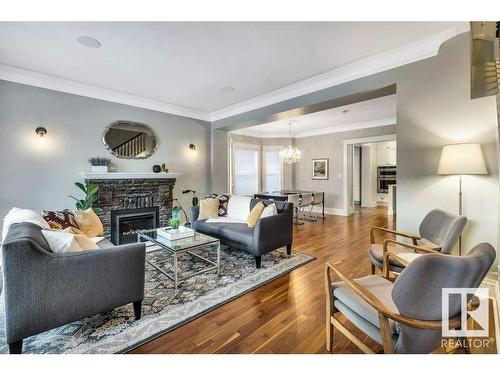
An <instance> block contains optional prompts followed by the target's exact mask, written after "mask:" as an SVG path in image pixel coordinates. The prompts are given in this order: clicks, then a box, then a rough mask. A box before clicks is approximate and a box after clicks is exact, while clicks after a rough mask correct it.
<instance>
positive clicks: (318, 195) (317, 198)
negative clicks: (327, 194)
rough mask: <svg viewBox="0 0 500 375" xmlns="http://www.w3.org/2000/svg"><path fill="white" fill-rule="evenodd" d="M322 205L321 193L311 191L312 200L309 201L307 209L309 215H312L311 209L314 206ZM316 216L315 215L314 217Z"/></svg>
mask: <svg viewBox="0 0 500 375" xmlns="http://www.w3.org/2000/svg"><path fill="white" fill-rule="evenodd" d="M321 205H323V194H321V193H313V201H312V203H311V209H310V211H309V214H310V216H311V217H314V215H313V213H312V212H313V210H314V207H315V206H321ZM316 218H317V217H316Z"/></svg>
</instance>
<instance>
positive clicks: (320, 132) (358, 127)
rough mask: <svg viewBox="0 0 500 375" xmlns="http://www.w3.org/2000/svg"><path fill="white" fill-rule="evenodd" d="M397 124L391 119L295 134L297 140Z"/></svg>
mask: <svg viewBox="0 0 500 375" xmlns="http://www.w3.org/2000/svg"><path fill="white" fill-rule="evenodd" d="M396 123H397V121H396V118H395V117H389V118H385V119H380V120H374V121H365V122H357V123H353V124H349V125H345V126H332V127H329V128H323V129H311V130H304V131H299V132H297V133H296V134H295V138H305V137H312V136H315V135H323V134H333V133H343V132H348V131H351V130H361V129H370V128H379V127H381V126H391V125H396Z"/></svg>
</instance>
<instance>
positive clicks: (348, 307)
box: [325, 243, 496, 354]
mask: <svg viewBox="0 0 500 375" xmlns="http://www.w3.org/2000/svg"><path fill="white" fill-rule="evenodd" d="M495 256H496V252H495V249H494V248H493V246H491V245H490V244H488V243H481V244H479V245H476V246H475V247H474V248H473V249H472V250H471V251H470V252H469V253H468V254H467V255H466V256H452V255H444V254H440V253H433V254H425V255H422V256H421V257H419V258H417V259H415V260H414V261H413V262H411V263H408V264H407V267H406V268H405V269H404V270H403V271H402V272H401V275H400V276H399V277H398V278H397V279H396V281H395V282H392V281H391V280H390V279H389V278H388V277H387V275H385V274H384V275H369V276H365V277H361V278H357V279H353V278H350V277H348V276H346V275H345V274H344V273H342V272H341V271H339V269H338V268H337V267H336V266H334V265H332V264H330V263H327V264H326V267H325V288H326V348H327V350H328V351H332V347H333V339H334V328H335V329H337V330H338V331H339V332H341V333H343V334H344V335H345V336H346V337H347V338H348V339H349V340H350V341H351V342H352V343H354V344H355V345H356V346H357V347H358V348H360V349H361V350H362V351H363V352H364V353H375V351H374V350H372V347H373V346H371V347H370V346H368V344H367V342H366V340H362V339H361V338H359V337H358V336H357V335H356V334H355V333H353V331H351V330H350V329H349V328H348V327H347V326H346V325H345V324H343V323H342V322H341V321H343V319H342V317H345V318H347V320H349V321H350V322H351V323H352V324H353V325H354V326H356V327H357V328H358V329H359V330H361V332H363V333H364V334H366V335H367V336H368V337H370V338H371V339H372V340H374V341H375V342H376V343H378V344H379V345H382V348H383V352H384V353H385V354H389V353H430V352H433V351H435V350H436V349H438V348H439V347H440V345H441V342H442V341H441V340H442V331H441V330H442V324H443V322H442V321H441V319H442V290H443V288H477V287H479V285H480V284H481V282H482V281H483V279H484V277H485V276H486V274H487V272H488V271H489V269H490V267H491V266H492V264H493V262H494V260H495ZM385 257H386V258H387V259H389V258H391V257H396V258H397V257H398V255H395V254H392V253H391V252H387V253H386V254H385ZM400 261H401V262H405V261H404V260H402V259H400ZM332 273H333V274H334V277H335V276H336V277H338V278H339V279H340V280H339V281H336V282H333V278H332ZM471 299H472V296H470V298H469V299H468V302H469V303H470V302H471ZM460 313H461V296H460V295H458V294H456V295H450V300H449V316H448V318H449V321H448V328H449V329H455V328H459V327H460V324H461V323H460V321H461V319H460Z"/></svg>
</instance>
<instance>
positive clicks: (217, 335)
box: [132, 208, 395, 354]
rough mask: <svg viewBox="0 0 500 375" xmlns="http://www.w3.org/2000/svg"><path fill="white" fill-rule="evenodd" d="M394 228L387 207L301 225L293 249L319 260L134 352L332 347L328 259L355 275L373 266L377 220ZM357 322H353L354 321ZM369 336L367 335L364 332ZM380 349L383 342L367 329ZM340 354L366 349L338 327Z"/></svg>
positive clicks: (336, 350) (302, 350)
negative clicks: (327, 301)
mask: <svg viewBox="0 0 500 375" xmlns="http://www.w3.org/2000/svg"><path fill="white" fill-rule="evenodd" d="M374 225H377V226H383V227H389V228H393V227H394V225H395V220H394V219H393V217H388V216H387V215H386V208H370V209H363V210H361V211H360V212H356V213H355V214H353V215H351V216H350V217H348V218H346V217H342V216H328V217H327V219H326V220H324V221H318V222H315V223H307V222H306V223H305V224H304V225H302V226H295V227H294V243H293V250H294V251H300V252H303V253H306V254H310V255H313V256H314V257H316V258H317V259H316V260H315V261H313V262H311V263H308V264H307V265H305V266H303V267H300V268H298V269H297V270H294V271H292V272H291V273H289V274H287V275H284V276H282V277H280V278H278V279H276V280H274V281H272V282H270V283H269V284H266V285H264V286H262V287H261V288H259V289H257V290H255V291H252V292H250V293H248V294H246V295H244V296H242V297H240V298H238V299H236V300H234V301H232V302H229V303H227V304H226V305H224V306H222V307H220V308H218V309H216V310H214V311H212V312H210V313H208V314H205V315H203V316H201V317H200V318H198V319H196V320H194V321H192V322H190V323H188V324H186V325H184V326H182V327H180V328H178V329H176V330H174V331H172V332H170V333H168V334H165V335H163V336H161V337H159V338H157V339H155V340H153V341H151V342H149V343H147V344H145V345H143V346H141V347H139V348H137V349H135V350H134V351H133V352H132V353H328V352H327V351H326V349H325V297H324V294H325V291H324V279H323V277H324V274H323V271H324V264H325V262H326V261H330V262H332V263H333V264H336V265H338V266H339V267H340V268H341V269H342V270H344V271H345V272H346V273H347V274H348V275H351V276H354V277H359V276H364V275H368V274H369V273H370V262H369V260H368V256H367V249H368V245H369V242H370V239H369V230H370V228H371V227H372V226H374ZM350 327H352V326H350ZM360 337H363V336H360ZM363 341H365V342H366V343H367V344H368V345H369V346H370V347H371V348H372V349H373V350H376V351H379V350H380V349H381V347H380V346H379V345H378V344H376V343H374V342H373V341H372V340H370V339H369V338H368V337H366V336H364V338H363ZM333 352H334V353H346V354H347V353H361V351H360V350H359V349H358V348H357V347H356V346H354V345H353V344H352V343H350V341H348V340H347V339H346V338H345V337H344V336H343V335H342V334H341V333H338V332H335V338H334V347H333Z"/></svg>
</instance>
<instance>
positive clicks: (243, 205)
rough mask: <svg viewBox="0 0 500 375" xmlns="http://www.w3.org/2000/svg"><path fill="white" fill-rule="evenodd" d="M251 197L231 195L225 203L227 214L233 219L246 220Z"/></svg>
mask: <svg viewBox="0 0 500 375" xmlns="http://www.w3.org/2000/svg"><path fill="white" fill-rule="evenodd" d="M251 200H252V198H250V197H245V196H238V195H233V196H231V199H229V203H228V204H227V216H228V217H233V218H235V219H241V220H245V221H246V220H247V218H248V215H249V214H250V201H251Z"/></svg>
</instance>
